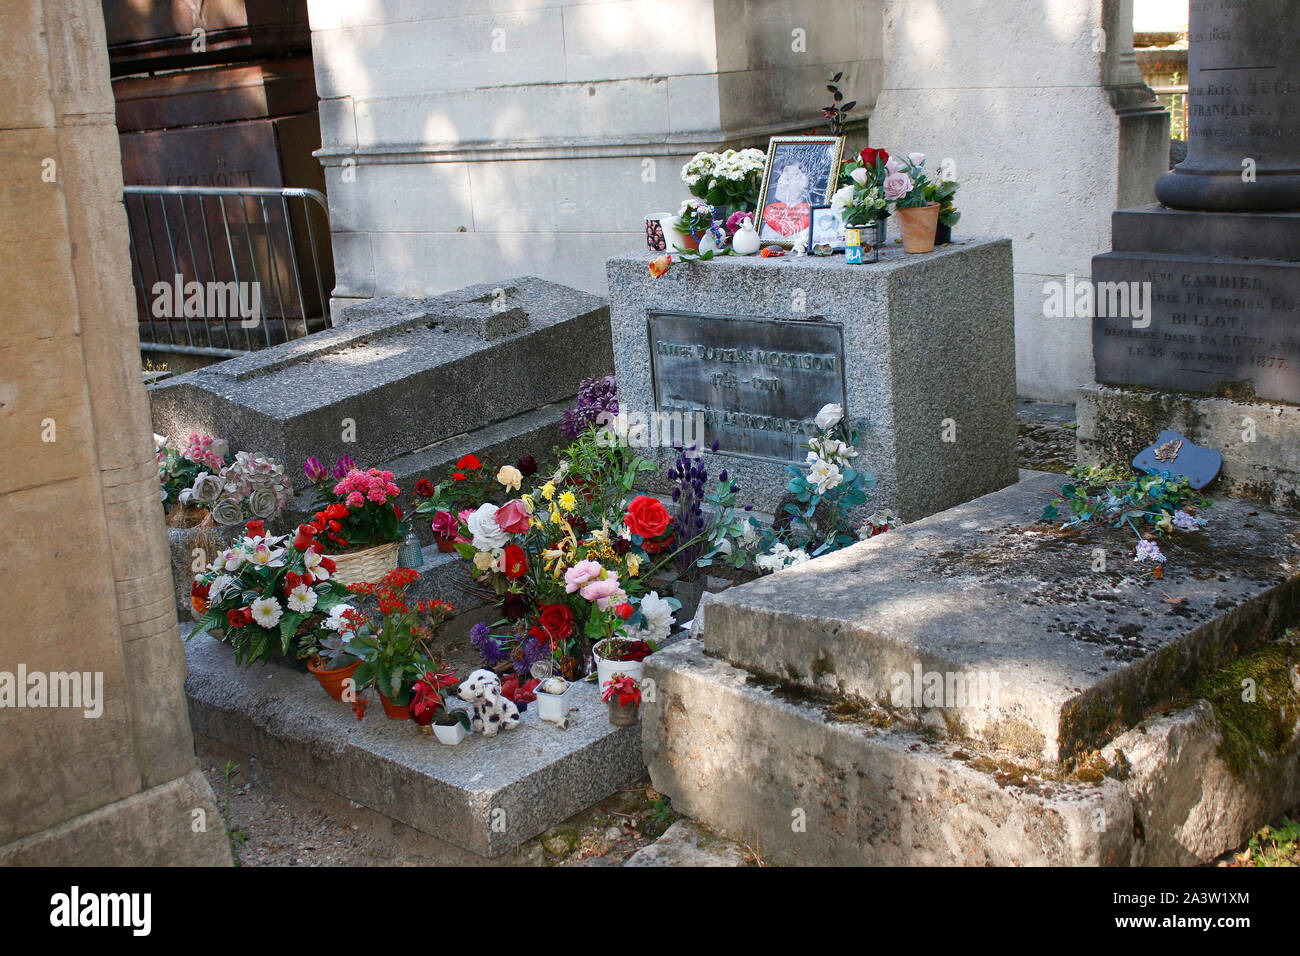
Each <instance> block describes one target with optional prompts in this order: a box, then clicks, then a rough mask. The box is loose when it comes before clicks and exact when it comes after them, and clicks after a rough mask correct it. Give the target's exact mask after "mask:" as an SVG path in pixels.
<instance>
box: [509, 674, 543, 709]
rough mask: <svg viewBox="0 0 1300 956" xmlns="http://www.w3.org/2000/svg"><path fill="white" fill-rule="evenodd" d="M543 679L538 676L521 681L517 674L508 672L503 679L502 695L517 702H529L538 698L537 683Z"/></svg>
mask: <svg viewBox="0 0 1300 956" xmlns="http://www.w3.org/2000/svg"><path fill="white" fill-rule="evenodd" d="M540 683H541V681H540V680H538V679H537V678H536V677H534V678H532V679H531V680H528V681H525V682H524V683H523V684H522V685H521V684H520V683H519V676H518V675H517V674H508V675H506V676H505V677H503V678H502V679H501V696H502V697H504V698H506V699H507V700H511V701H514V702H515V703H516V704H527V703H531V702H532V701H535V700H536V699H537V685H538V684H540Z"/></svg>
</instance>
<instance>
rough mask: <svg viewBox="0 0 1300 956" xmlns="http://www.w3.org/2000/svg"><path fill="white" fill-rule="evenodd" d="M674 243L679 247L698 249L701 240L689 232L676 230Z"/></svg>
mask: <svg viewBox="0 0 1300 956" xmlns="http://www.w3.org/2000/svg"><path fill="white" fill-rule="evenodd" d="M673 245H675V246H676V247H677V248H678V249H698V248H700V240H699V239H698V238H697V237H696V236H695V235H693V234H691V233H689V232H674V233H673Z"/></svg>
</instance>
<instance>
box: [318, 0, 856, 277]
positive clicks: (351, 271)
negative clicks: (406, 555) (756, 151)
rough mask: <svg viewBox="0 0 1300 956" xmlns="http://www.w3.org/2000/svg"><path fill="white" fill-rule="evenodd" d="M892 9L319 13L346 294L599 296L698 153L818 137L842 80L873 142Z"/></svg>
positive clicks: (513, 3)
mask: <svg viewBox="0 0 1300 956" xmlns="http://www.w3.org/2000/svg"><path fill="white" fill-rule="evenodd" d="M881 3H882V0H853V2H844V0H838V2H829V0H614V2H598V3H590V2H583V3H579V2H574V0H472V2H471V0H444V2H439V3H437V4H431V3H427V2H421V0H375V2H371V3H366V4H357V3H355V2H352V0H310V3H309V12H310V17H311V27H312V46H313V58H314V62H315V66H316V86H317V90H318V92H319V95H320V97H321V104H320V117H321V141H322V148H321V150H320V151H319V153H318V154H317V155H318V156H319V157H320V159H321V162H322V163H323V164H324V166H325V172H326V181H327V184H328V189H329V196H330V213H331V218H332V223H331V228H332V230H333V239H334V258H335V263H336V266H337V271H338V279H337V285H336V287H335V295H336V296H337V297H340V298H345V299H356V298H369V297H372V296H380V295H390V294H398V295H416V296H418V295H429V294H434V293H439V292H444V291H447V290H449V289H454V288H459V287H461V286H463V285H466V284H468V283H474V282H490V281H496V280H498V279H501V278H504V277H507V276H513V275H519V274H532V275H538V276H541V277H542V278H545V279H550V280H552V281H555V282H560V283H563V284H565V285H571V286H575V287H577V288H580V289H584V290H587V291H591V292H597V293H603V292H604V291H605V276H604V260H605V257H606V256H608V255H610V254H612V253H617V252H625V251H628V250H631V249H634V248H637V247H638V246H643V245H644V241H645V240H644V217H645V216H646V215H647V214H651V213H655V212H667V211H673V210H675V209H676V207H677V206H678V205H679V204H680V202H681V200H682V199H684V198H686V196H687V192H686V189H685V187H684V186H683V185H682V183H681V181H680V179H679V172H680V169H681V166H682V164H683V163H684V162H685V161H686V160H687V159H689V158H690V156H692V155H693V154H694V153H695V152H697V151H699V150H701V149H716V148H721V147H723V146H733V147H741V146H750V145H758V146H766V142H767V138H768V137H769V136H770V135H773V134H784V133H789V132H792V131H797V130H802V129H807V128H811V127H816V126H818V125H819V124H820V122H821V120H820V112H819V108H820V107H821V106H822V105H824V103H825V102H826V101H827V100H828V97H829V94H828V93H827V92H826V89H825V84H826V82H827V80H828V78H829V77H830V76H831V75H833V74H834V73H835V72H836V71H837V70H843V71H844V72H845V78H844V80H843V81H842V82H841V86H842V87H843V88H844V89H845V90H846V91H847V95H848V97H849V98H850V99H854V98H856V99H857V100H858V101H859V104H860V105H859V107H858V109H857V110H855V112H854V115H856V116H857V117H858V118H859V126H858V130H859V135H860V130H861V121H862V120H863V119H865V117H866V115H867V113H868V111H869V109H870V104H871V103H872V102H873V101H874V99H875V96H876V92H877V90H878V89H879V86H880V76H881V70H882V61H881V45H880V44H881V31H880V10H881Z"/></svg>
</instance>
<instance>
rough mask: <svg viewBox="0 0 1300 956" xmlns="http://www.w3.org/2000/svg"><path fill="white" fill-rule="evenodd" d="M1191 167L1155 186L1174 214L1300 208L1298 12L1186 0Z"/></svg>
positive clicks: (1278, 5)
mask: <svg viewBox="0 0 1300 956" xmlns="http://www.w3.org/2000/svg"><path fill="white" fill-rule="evenodd" d="M1187 45H1188V50H1187V64H1188V78H1187V121H1188V134H1187V159H1186V160H1184V161H1183V162H1182V163H1180V164H1179V165H1178V166H1177V167H1176V168H1175V169H1173V170H1172V171H1171V172H1168V173H1165V174H1164V175H1163V176H1161V177H1160V179H1159V181H1158V182H1157V183H1156V198H1157V199H1159V200H1160V201H1161V202H1162V203H1164V204H1165V205H1166V206H1172V207H1173V208H1175V209H1192V210H1205V211H1222V212H1276V211H1283V210H1295V209H1300V4H1297V3H1296V2H1295V0H1192V2H1191V6H1190V9H1189V21H1188V44H1187Z"/></svg>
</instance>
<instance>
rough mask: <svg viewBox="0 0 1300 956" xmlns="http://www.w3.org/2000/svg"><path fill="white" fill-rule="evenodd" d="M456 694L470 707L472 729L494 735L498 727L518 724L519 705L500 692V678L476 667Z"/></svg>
mask: <svg viewBox="0 0 1300 956" xmlns="http://www.w3.org/2000/svg"><path fill="white" fill-rule="evenodd" d="M456 696H457V697H459V698H460V699H461V700H463V701H465V703H467V704H469V705H470V706H471V707H473V708H474V722H473V723H474V731H475V733H481V734H482V735H483V736H484V737H495V736H496V735H497V731H498V730H500V729H501V728H502V727H505V728H506V729H509V728H511V727H518V726H519V708H518V707H516V706H515V705H514V702H513V701H511V700H509V699H507V698H506V697H505V696H504V695H502V693H501V678H499V677H497V675H496V674H494V673H492V672H491V671H489V670H484V669H482V668H480V669H479V670H476V671H473V672H471V673H470V675H469V677H467V678H465V680H464V681H462V682H461V685H460V687H458V688H457V689H456Z"/></svg>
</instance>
